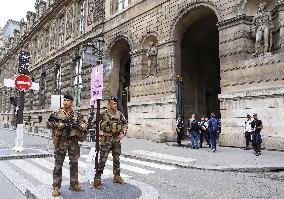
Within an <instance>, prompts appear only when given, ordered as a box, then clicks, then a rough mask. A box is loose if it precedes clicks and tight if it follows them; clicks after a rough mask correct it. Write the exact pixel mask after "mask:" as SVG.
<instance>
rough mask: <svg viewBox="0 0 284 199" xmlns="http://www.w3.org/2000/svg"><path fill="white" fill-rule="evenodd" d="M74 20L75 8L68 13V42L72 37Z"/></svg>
mask: <svg viewBox="0 0 284 199" xmlns="http://www.w3.org/2000/svg"><path fill="white" fill-rule="evenodd" d="M72 20H73V7H71V8H69V10H68V11H67V19H66V37H65V39H66V40H68V39H69V38H71V35H72Z"/></svg>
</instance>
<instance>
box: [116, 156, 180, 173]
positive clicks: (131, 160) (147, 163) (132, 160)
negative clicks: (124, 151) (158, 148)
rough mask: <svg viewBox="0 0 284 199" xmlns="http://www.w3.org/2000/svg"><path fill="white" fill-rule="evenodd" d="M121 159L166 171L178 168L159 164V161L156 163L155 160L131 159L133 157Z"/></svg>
mask: <svg viewBox="0 0 284 199" xmlns="http://www.w3.org/2000/svg"><path fill="white" fill-rule="evenodd" d="M120 159H121V160H122V161H126V162H131V163H135V164H140V165H144V166H148V167H152V168H155V169H161V170H166V171H171V170H175V169H176V167H173V166H167V165H162V164H158V163H154V162H146V161H141V160H136V159H131V158H125V157H120Z"/></svg>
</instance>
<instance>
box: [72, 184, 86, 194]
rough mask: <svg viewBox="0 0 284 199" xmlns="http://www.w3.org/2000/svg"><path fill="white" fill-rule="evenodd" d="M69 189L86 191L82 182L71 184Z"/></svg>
mask: <svg viewBox="0 0 284 199" xmlns="http://www.w3.org/2000/svg"><path fill="white" fill-rule="evenodd" d="M69 190H71V191H77V192H82V191H85V190H84V189H83V188H82V187H81V185H80V184H73V185H70V187H69Z"/></svg>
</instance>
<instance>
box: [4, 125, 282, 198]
mask: <svg viewBox="0 0 284 199" xmlns="http://www.w3.org/2000/svg"><path fill="white" fill-rule="evenodd" d="M0 142H2V144H1V145H0V146H1V147H2V148H3V147H5V146H6V147H7V146H13V144H14V137H13V133H11V134H10V133H7V132H5V133H4V132H2V131H1V130H0ZM24 143H25V144H24V145H25V147H32V148H34V147H35V148H41V149H49V150H52V142H50V141H48V140H47V139H44V138H40V137H33V136H27V135H25V138H24ZM88 153H89V149H82V150H81V154H82V159H81V161H85V159H84V158H86V155H87V154H88ZM51 159H52V158H49V159H48V158H46V160H50V161H51ZM110 161H111V160H110ZM122 163H123V164H124V169H123V168H122V173H123V174H124V175H127V176H131V179H132V180H135V181H138V182H143V183H145V184H147V185H150V186H151V187H154V188H155V189H156V190H157V191H158V193H159V197H160V198H161V199H195V198H196V199H197V198H198V199H207V198H208V199H219V198H220V199H233V198H234V199H238V198H240V199H249V198H273V199H282V198H284V172H274V173H242V172H239V173H238V172H220V171H206V170H196V169H185V168H179V167H174V168H173V166H169V165H160V167H161V168H159V167H158V166H159V165H154V164H153V163H152V162H147V161H143V162H138V163H137V161H135V160H132V159H124V160H122ZM7 164H8V163H7ZM10 164H11V163H9V164H8V165H10ZM142 164H143V165H144V166H143V165H142ZM13 167H14V166H13ZM13 167H11V168H13ZM164 167H165V168H164ZM106 169H108V170H109V171H111V169H112V166H111V164H110V165H108V166H107V167H106ZM139 169H142V170H139ZM143 169H144V170H143ZM0 181H1V183H0V198H1V199H2V198H3V199H10V198H11V199H14V198H17V199H18V198H19V199H21V198H24V195H23V194H22V193H21V192H20V191H19V190H18V188H16V187H17V186H15V185H13V184H12V183H11V182H10V181H9V179H8V178H7V177H6V176H5V175H3V174H2V173H1V172H0ZM107 181H109V179H106V180H105V182H107ZM126 181H127V178H126ZM130 188H132V189H133V190H134V191H135V194H136V195H135V196H134V195H133V197H134V198H137V197H138V195H139V190H137V188H136V187H133V186H132V187H130ZM130 188H129V189H130ZM66 193H67V195H68V194H69V195H68V197H69V198H70V197H74V196H75V195H74V194H72V193H68V190H67V191H66ZM133 193H134V192H133ZM70 194H71V195H70ZM67 195H66V197H67ZM77 197H78V198H85V197H83V196H82V195H81V196H78V195H77V196H76V197H75V198H77ZM106 198H107V197H106ZM110 198H112V197H111V196H110ZM129 198H131V196H129ZM149 199H151V198H149Z"/></svg>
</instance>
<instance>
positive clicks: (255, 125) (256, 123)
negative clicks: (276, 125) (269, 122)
mask: <svg viewBox="0 0 284 199" xmlns="http://www.w3.org/2000/svg"><path fill="white" fill-rule="evenodd" d="M251 128H252V144H253V149H254V153H255V155H256V156H259V155H261V151H260V149H261V142H262V139H261V134H260V132H261V129H262V128H263V125H262V121H261V120H259V119H258V118H257V114H256V113H254V114H253V121H252V122H251Z"/></svg>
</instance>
